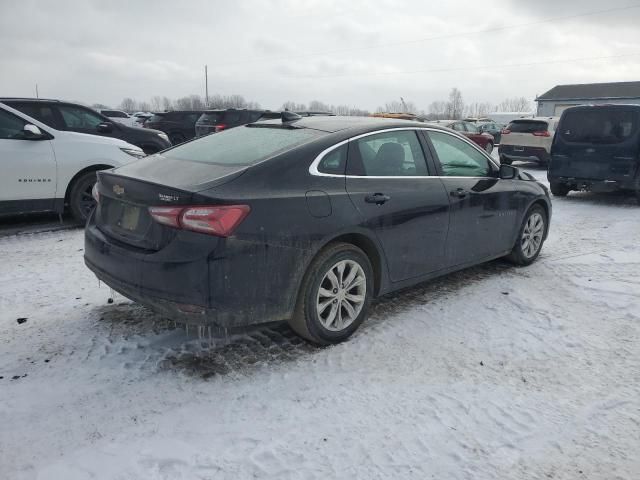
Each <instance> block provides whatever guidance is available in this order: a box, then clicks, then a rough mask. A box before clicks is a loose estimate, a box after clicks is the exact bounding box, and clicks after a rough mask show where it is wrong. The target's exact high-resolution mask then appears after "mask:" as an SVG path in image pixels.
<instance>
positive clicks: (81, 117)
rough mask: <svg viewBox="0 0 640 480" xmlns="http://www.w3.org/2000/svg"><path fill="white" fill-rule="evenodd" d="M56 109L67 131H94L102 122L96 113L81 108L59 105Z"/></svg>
mask: <svg viewBox="0 0 640 480" xmlns="http://www.w3.org/2000/svg"><path fill="white" fill-rule="evenodd" d="M58 108H59V109H60V113H61V114H62V118H63V120H64V123H65V124H66V126H67V128H68V129H78V130H95V128H96V127H97V126H98V125H99V124H101V123H102V122H104V120H103V119H102V117H100V116H99V115H98V114H97V113H93V112H92V111H90V110H87V109H84V108H82V107H74V106H72V105H61V106H59V107H58Z"/></svg>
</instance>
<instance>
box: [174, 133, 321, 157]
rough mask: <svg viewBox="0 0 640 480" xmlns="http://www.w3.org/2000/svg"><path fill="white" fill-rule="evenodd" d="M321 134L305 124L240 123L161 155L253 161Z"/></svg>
mask: <svg viewBox="0 0 640 480" xmlns="http://www.w3.org/2000/svg"><path fill="white" fill-rule="evenodd" d="M322 134H323V132H320V131H318V130H311V129H306V128H305V129H298V128H295V129H285V128H256V127H253V128H252V127H239V128H233V129H230V130H225V131H223V132H220V133H217V134H215V135H209V136H206V137H202V138H200V139H198V140H195V141H193V142H188V143H185V144H184V145H180V146H178V147H176V148H172V149H171V150H168V151H167V152H165V153H163V154H162V156H163V157H166V158H171V159H175V160H187V161H190V162H200V163H211V164H216V165H252V164H254V163H257V162H259V161H261V160H264V159H266V158H269V157H272V156H274V155H276V154H278V153H282V152H284V151H286V150H290V149H292V148H293V147H296V146H298V145H302V144H303V143H306V142H308V141H310V140H313V139H315V138H318V137H319V136H321V135H322Z"/></svg>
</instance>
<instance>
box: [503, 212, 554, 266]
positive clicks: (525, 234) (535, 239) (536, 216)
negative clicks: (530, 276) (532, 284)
mask: <svg viewBox="0 0 640 480" xmlns="http://www.w3.org/2000/svg"><path fill="white" fill-rule="evenodd" d="M547 222H548V219H547V212H546V211H545V209H544V208H542V206H540V205H534V206H532V207H531V208H530V209H529V211H528V212H527V214H526V215H525V216H524V220H523V221H522V225H521V226H520V230H518V237H517V239H516V244H515V245H514V246H513V250H511V253H510V254H509V255H507V260H509V261H510V262H512V263H515V264H516V265H520V266H526V265H530V264H532V263H533V262H535V260H536V258H538V255H540V250H542V245H543V244H544V239H545V235H546V233H547V228H548V226H547Z"/></svg>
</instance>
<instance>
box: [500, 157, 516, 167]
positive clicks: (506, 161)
mask: <svg viewBox="0 0 640 480" xmlns="http://www.w3.org/2000/svg"><path fill="white" fill-rule="evenodd" d="M500 163H501V164H502V163H504V164H505V165H511V164H512V163H513V160H509V159H508V158H507V157H505V156H504V155H500Z"/></svg>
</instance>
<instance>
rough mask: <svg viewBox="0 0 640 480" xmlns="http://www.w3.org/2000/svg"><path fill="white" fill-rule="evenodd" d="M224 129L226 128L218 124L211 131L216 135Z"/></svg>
mask: <svg viewBox="0 0 640 480" xmlns="http://www.w3.org/2000/svg"><path fill="white" fill-rule="evenodd" d="M225 128H227V126H226V125H225V124H224V123H220V124H218V125H216V126H215V128H214V130H213V131H214V132H215V133H218V132H221V131H222V130H224V129H225Z"/></svg>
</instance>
